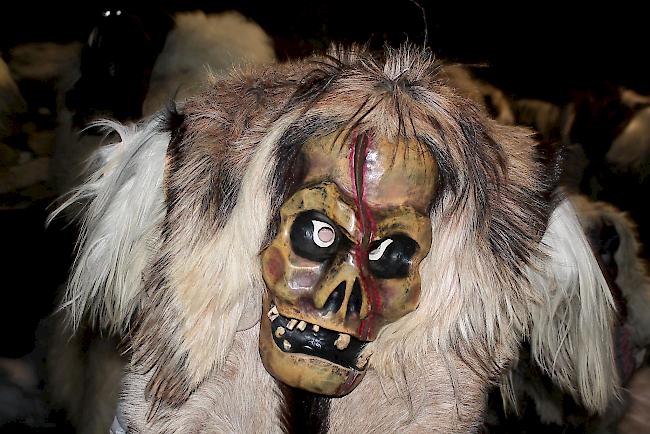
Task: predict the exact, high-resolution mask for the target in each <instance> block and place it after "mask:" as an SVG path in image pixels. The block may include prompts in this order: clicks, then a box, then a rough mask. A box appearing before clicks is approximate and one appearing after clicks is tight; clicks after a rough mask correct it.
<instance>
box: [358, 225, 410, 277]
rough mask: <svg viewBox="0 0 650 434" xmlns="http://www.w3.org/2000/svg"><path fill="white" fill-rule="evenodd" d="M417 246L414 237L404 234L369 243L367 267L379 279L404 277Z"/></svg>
mask: <svg viewBox="0 0 650 434" xmlns="http://www.w3.org/2000/svg"><path fill="white" fill-rule="evenodd" d="M418 247H419V246H418V243H417V242H416V241H415V240H414V239H412V238H410V237H408V236H406V235H404V234H395V235H392V236H390V237H386V238H382V239H381V240H378V241H375V242H374V243H372V244H371V245H370V253H369V254H368V268H369V269H370V272H371V273H372V274H374V275H375V276H377V277H379V278H380V279H394V278H401V277H406V276H408V274H409V269H410V267H411V263H412V262H413V255H414V254H415V252H416V251H417V250H418Z"/></svg>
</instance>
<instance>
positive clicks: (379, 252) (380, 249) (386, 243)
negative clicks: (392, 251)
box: [368, 238, 393, 261]
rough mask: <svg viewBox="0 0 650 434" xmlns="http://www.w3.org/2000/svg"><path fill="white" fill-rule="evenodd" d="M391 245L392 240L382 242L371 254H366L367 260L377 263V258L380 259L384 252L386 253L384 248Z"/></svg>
mask: <svg viewBox="0 0 650 434" xmlns="http://www.w3.org/2000/svg"><path fill="white" fill-rule="evenodd" d="M392 243H393V240H392V239H390V238H388V239H387V240H384V241H382V242H381V244H380V245H379V246H378V247H377V248H376V249H374V250H373V251H372V252H370V253H369V254H368V259H370V260H371V261H377V260H378V259H379V258H381V257H382V256H383V255H384V251H386V248H387V247H388V246H390V245H391V244H392Z"/></svg>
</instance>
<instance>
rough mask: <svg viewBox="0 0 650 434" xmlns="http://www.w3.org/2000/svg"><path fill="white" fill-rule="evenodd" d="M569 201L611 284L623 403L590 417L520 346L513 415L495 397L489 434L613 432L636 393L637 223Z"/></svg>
mask: <svg viewBox="0 0 650 434" xmlns="http://www.w3.org/2000/svg"><path fill="white" fill-rule="evenodd" d="M569 199H570V201H571V203H572V204H573V205H574V207H575V208H576V211H577V213H578V218H579V220H580V224H581V225H582V227H583V228H584V230H585V231H586V233H587V235H588V239H589V241H590V243H591V244H592V247H593V248H594V251H595V252H596V253H597V255H598V258H599V260H600V262H601V264H602V265H603V268H604V269H605V271H606V274H607V277H608V279H610V282H612V284H611V286H610V288H611V290H612V293H613V296H614V299H615V300H616V302H617V306H618V315H617V325H616V327H615V329H614V331H613V334H612V337H611V339H612V341H613V342H614V346H615V355H616V357H615V358H616V364H617V368H618V371H619V375H620V378H621V380H622V383H623V385H624V386H626V387H625V389H623V390H622V392H621V399H619V400H612V401H611V402H610V404H609V406H608V408H607V410H606V411H605V412H604V413H603V414H593V413H592V412H590V411H589V410H588V409H585V408H584V407H583V406H581V405H580V404H579V403H578V402H576V400H575V399H573V397H571V396H570V395H568V394H566V393H565V392H563V391H562V390H561V389H560V388H559V387H558V386H557V384H555V383H554V382H553V381H552V380H551V379H550V378H549V377H548V375H546V374H545V372H544V371H543V370H540V369H539V367H538V366H536V365H535V363H534V362H533V360H532V359H531V357H530V351H529V350H530V349H529V348H528V347H524V348H523V349H522V351H521V352H520V356H519V360H518V361H517V363H516V366H514V367H513V369H512V371H511V372H510V373H509V374H508V375H509V377H510V379H511V383H510V384H511V385H512V387H513V391H512V392H514V396H516V402H515V403H512V404H514V406H515V410H516V411H510V412H508V413H506V414H504V413H503V412H502V409H501V405H500V403H499V400H498V399H497V397H496V396H494V397H493V398H494V399H493V400H492V402H491V406H490V407H491V412H490V416H491V418H490V421H489V428H490V430H489V431H490V432H514V431H518V430H522V429H524V427H528V426H536V425H539V424H544V425H545V428H544V429H545V430H546V431H547V432H558V433H559V432H589V433H605V432H616V430H617V428H616V427H617V425H618V424H619V420H620V419H621V418H622V416H623V414H624V412H625V410H626V409H627V403H628V401H629V394H630V393H634V391H632V390H630V389H629V388H628V387H627V383H628V381H629V380H630V379H631V378H633V377H634V375H635V374H636V373H637V370H638V369H640V368H641V367H643V366H644V365H645V363H646V361H647V351H648V345H650V335H649V334H648V329H649V327H650V324H649V323H648V322H649V321H650V305H649V304H650V276H649V275H648V268H647V263H646V261H645V260H644V259H642V258H641V257H640V256H639V255H640V244H639V241H638V235H637V233H636V225H635V223H634V222H633V221H632V220H631V219H630V217H629V216H628V215H627V214H626V213H624V212H622V211H620V210H618V209H617V208H615V207H614V206H612V205H610V204H608V203H605V202H596V201H592V200H589V199H588V198H587V197H585V196H582V195H570V196H569ZM632 381H633V380H632ZM510 410H513V409H512V408H511V409H510ZM497 415H500V416H501V417H500V418H499V417H497ZM492 418H494V419H492ZM506 427H507V428H506Z"/></svg>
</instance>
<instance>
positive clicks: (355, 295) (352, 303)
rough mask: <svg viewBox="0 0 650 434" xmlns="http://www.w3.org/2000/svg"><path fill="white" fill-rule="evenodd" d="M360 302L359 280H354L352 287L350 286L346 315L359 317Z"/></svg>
mask: <svg viewBox="0 0 650 434" xmlns="http://www.w3.org/2000/svg"><path fill="white" fill-rule="evenodd" d="M362 301H363V299H362V296H361V284H360V283H359V279H355V281H354V285H352V293H351V294H350V299H349V300H348V311H347V314H346V315H347V316H350V315H354V314H356V315H361V303H362Z"/></svg>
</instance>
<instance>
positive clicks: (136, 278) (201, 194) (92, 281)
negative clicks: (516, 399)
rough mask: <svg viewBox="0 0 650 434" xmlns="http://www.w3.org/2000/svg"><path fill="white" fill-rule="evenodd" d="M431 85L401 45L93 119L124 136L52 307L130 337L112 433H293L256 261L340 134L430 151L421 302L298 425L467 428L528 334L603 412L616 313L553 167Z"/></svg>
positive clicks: (563, 379)
mask: <svg viewBox="0 0 650 434" xmlns="http://www.w3.org/2000/svg"><path fill="white" fill-rule="evenodd" d="M446 81H447V80H446V78H445V77H444V76H443V75H441V73H440V66H439V65H438V64H437V63H436V62H435V61H434V60H433V59H432V56H431V55H430V54H429V53H427V52H423V51H421V50H419V49H414V48H412V47H408V46H407V47H403V48H400V49H398V50H392V49H388V50H387V51H386V53H385V55H384V56H383V57H382V56H373V55H371V54H369V53H367V52H364V51H363V50H360V49H351V50H333V51H332V52H331V53H330V55H328V56H324V57H314V58H311V59H307V60H304V61H298V62H294V63H289V64H283V65H274V66H269V67H259V68H250V69H247V70H242V71H239V72H234V73H232V74H231V75H230V76H229V77H227V78H223V79H215V80H213V81H212V82H210V83H209V84H208V86H207V87H206V88H205V89H204V90H203V91H202V92H200V93H199V94H198V95H197V96H195V97H192V98H191V99H189V100H188V101H187V102H186V103H185V104H184V105H183V107H182V108H181V109H180V110H179V111H172V112H171V113H168V114H166V115H165V116H164V117H163V116H160V117H156V118H153V119H152V120H149V121H146V122H144V123H141V124H139V125H135V126H121V125H116V124H107V126H108V127H110V128H112V129H113V130H114V131H115V132H116V133H117V135H118V136H119V138H120V140H119V141H117V142H116V143H114V144H112V145H110V146H108V147H105V148H103V149H101V150H100V151H99V152H97V153H96V154H95V160H94V162H93V164H92V168H93V170H92V172H91V174H90V177H89V178H88V181H87V182H86V183H84V184H82V185H81V186H80V187H79V188H78V189H77V190H75V191H74V192H73V194H72V196H71V198H70V199H69V200H68V202H67V203H66V204H64V205H63V207H65V206H66V205H68V204H71V203H74V202H77V201H79V200H81V201H84V202H85V201H87V202H88V205H87V208H86V210H85V212H84V215H83V228H84V230H83V232H82V235H81V239H80V249H79V254H78V258H77V261H76V265H75V269H74V270H73V273H72V276H71V279H70V282H69V285H68V291H67V295H66V299H65V303H64V306H65V309H66V310H67V311H68V313H69V318H70V320H71V323H72V324H73V325H74V326H78V325H79V324H80V323H81V322H82V321H83V319H84V318H86V317H87V316H89V317H90V319H91V320H93V321H95V322H98V323H99V324H101V325H102V326H103V327H106V328H109V329H112V330H115V331H117V332H120V333H123V334H124V335H125V336H126V342H125V343H126V345H127V346H128V347H129V349H130V351H131V352H132V358H131V362H130V365H129V367H128V370H127V374H126V377H125V380H124V389H123V399H122V400H121V404H120V409H119V413H120V420H121V421H123V423H124V425H125V428H126V429H127V430H128V431H129V432H157V433H160V432H282V431H291V430H293V429H296V427H297V426H298V425H296V424H297V423H298V422H296V418H295V417H294V416H292V415H291V414H290V413H291V412H290V411H289V412H287V409H289V410H291V409H292V408H293V409H295V408H297V407H301V405H296V402H298V403H299V404H300V403H301V402H303V403H304V402H306V401H305V400H302V401H301V399H293V398H291V396H293V397H294V398H295V396H296V393H299V392H297V391H291V392H289V393H287V391H286V390H285V389H286V388H285V387H284V386H281V385H279V384H278V383H277V382H275V381H274V380H273V378H272V377H271V376H270V375H269V374H267V373H266V371H265V370H264V368H263V366H262V364H261V361H260V357H259V354H258V349H257V340H258V330H259V325H258V322H259V318H260V316H261V300H262V295H263V293H264V291H265V285H264V282H263V280H262V276H261V263H260V257H259V253H260V251H261V250H262V249H263V248H264V246H265V245H266V244H267V243H268V241H269V240H270V239H272V238H273V236H274V233H275V231H276V230H277V226H278V211H279V208H280V206H281V205H282V203H283V202H284V200H285V199H286V198H287V195H288V193H289V192H290V190H291V189H292V188H293V187H294V186H295V185H299V184H300V182H301V178H300V172H299V171H298V170H297V166H296V164H298V163H297V162H299V161H300V155H301V147H302V145H303V143H305V141H306V140H307V139H310V138H314V137H322V136H326V135H328V134H331V133H332V132H335V131H340V130H344V131H345V130H348V131H350V130H355V131H361V132H367V133H369V134H373V135H374V136H376V137H380V138H383V139H385V140H387V141H388V142H389V143H394V142H397V141H398V140H403V141H410V142H413V143H417V144H418V146H419V147H418V149H417V152H427V153H430V154H431V155H432V156H433V158H434V159H435V161H436V164H437V166H438V167H437V169H438V170H437V171H436V173H437V174H438V175H437V176H436V178H435V179H434V180H433V181H434V182H435V183H436V184H437V185H438V193H437V196H436V198H435V199H434V201H433V203H431V206H430V218H431V222H432V226H431V234H432V240H433V241H432V243H431V249H430V252H429V254H428V256H427V257H426V258H425V260H424V261H423V262H422V264H421V266H420V269H419V272H420V276H421V281H422V287H421V291H422V292H421V298H420V304H419V307H418V308H417V309H416V310H415V311H413V312H412V313H410V314H407V315H406V316H404V317H402V318H401V319H399V320H397V321H396V322H394V323H392V324H390V325H388V326H386V327H385V328H384V329H383V330H382V331H381V333H380V334H379V336H378V337H377V339H376V340H375V341H374V342H372V343H370V344H369V346H370V347H371V349H372V352H373V355H372V357H371V358H370V361H369V367H368V372H367V374H366V377H365V379H364V380H363V381H362V382H361V384H360V385H359V386H358V387H357V388H356V389H355V390H354V391H352V392H351V393H350V394H348V395H346V396H344V397H341V398H331V399H328V398H318V397H313V399H311V401H310V402H312V404H313V406H312V407H310V408H312V409H315V410H314V412H311V411H308V415H307V416H308V417H307V422H305V425H303V426H302V428H301V429H304V430H311V431H320V432H395V431H400V432H422V431H435V432H472V431H475V430H476V429H477V428H478V427H479V425H480V424H481V421H482V418H483V413H484V406H485V400H486V392H487V388H488V387H489V386H490V385H492V384H495V383H497V382H498V381H499V379H500V377H501V375H502V374H503V372H504V371H505V369H506V368H507V367H508V366H509V365H510V363H511V362H512V361H513V360H514V359H515V357H516V355H517V352H518V348H519V343H520V341H521V340H522V339H523V338H524V337H526V336H527V337H528V339H529V340H530V341H531V347H532V354H533V357H534V360H535V361H536V363H538V364H539V365H540V366H541V367H542V368H543V369H545V370H546V371H547V372H548V373H549V375H551V376H552V378H553V379H554V380H555V381H556V382H557V383H558V384H560V385H561V386H562V387H564V388H565V390H567V391H568V392H569V393H572V394H573V395H574V396H575V397H576V398H577V399H579V400H581V402H583V403H584V405H585V406H586V407H588V408H590V409H592V410H599V409H604V408H605V407H606V406H607V403H608V402H609V400H610V398H611V397H612V396H613V395H614V394H615V391H616V384H617V375H616V371H615V368H614V363H613V352H612V347H611V343H610V340H609V336H610V335H611V331H612V328H611V327H612V319H613V312H614V304H613V300H612V297H611V294H610V291H609V289H608V287H607V283H606V281H605V278H604V277H603V275H602V273H601V271H600V268H599V265H598V262H597V260H596V258H595V257H594V255H593V253H592V251H591V249H590V247H589V244H588V242H587V239H586V238H585V235H584V233H583V232H582V230H581V228H580V224H579V222H578V219H577V217H576V213H575V210H574V208H573V206H572V205H571V203H570V202H569V201H567V200H566V199H565V198H564V197H563V196H562V194H561V193H560V192H558V191H557V188H556V182H557V164H556V161H555V158H554V156H553V155H552V153H549V152H547V150H546V149H544V148H542V147H539V146H537V145H536V144H535V143H534V141H533V140H532V139H531V138H530V135H531V133H530V132H529V131H528V130H525V129H522V128H518V127H511V126H503V125H500V124H498V123H497V122H495V121H493V120H492V119H491V118H490V117H489V116H487V114H486V113H485V112H484V111H482V110H481V108H480V107H479V106H478V105H477V104H476V103H474V102H472V101H471V100H470V99H467V98H465V97H463V96H460V95H459V94H458V93H457V92H455V91H454V90H452V89H451V88H450V87H449V86H447V84H446ZM302 407H303V411H304V409H305V408H304V407H305V405H303V406H302ZM318 409H320V410H323V411H316V410H318ZM316 413H318V415H317V416H314V414H316ZM312 416H313V417H312ZM315 419H317V420H315ZM303 422H304V420H303Z"/></svg>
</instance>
